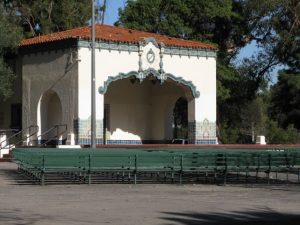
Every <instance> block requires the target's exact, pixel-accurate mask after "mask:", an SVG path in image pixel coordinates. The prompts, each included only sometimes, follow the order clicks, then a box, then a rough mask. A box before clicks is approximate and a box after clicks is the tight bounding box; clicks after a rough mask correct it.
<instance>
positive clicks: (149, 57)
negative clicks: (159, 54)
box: [146, 48, 155, 63]
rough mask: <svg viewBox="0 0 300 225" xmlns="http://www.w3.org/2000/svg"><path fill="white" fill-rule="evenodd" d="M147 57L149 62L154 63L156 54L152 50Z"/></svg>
mask: <svg viewBox="0 0 300 225" xmlns="http://www.w3.org/2000/svg"><path fill="white" fill-rule="evenodd" d="M146 57H147V61H148V62H149V63H153V62H154V60H155V54H154V52H153V50H152V48H150V50H149V51H148V53H147V55H146Z"/></svg>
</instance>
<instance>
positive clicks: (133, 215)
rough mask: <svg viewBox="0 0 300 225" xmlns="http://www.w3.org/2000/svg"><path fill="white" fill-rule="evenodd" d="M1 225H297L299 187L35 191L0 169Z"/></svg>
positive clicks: (12, 171) (8, 166)
mask: <svg viewBox="0 0 300 225" xmlns="http://www.w3.org/2000/svg"><path fill="white" fill-rule="evenodd" d="M0 224H1V225H2V224H3V225H11V224H14V225H27V224H28V225H37V224H38V225H52V224H55V225H69V224H72V225H79V224H82V225H87V224H114V225H119V224H120V225H148V224H155V225H170V224H174V225H175V224H177V225H196V224H203V225H220V224H234V225H250V224H259V225H260V224H261V225H271V224H272V225H282V224H290V225H292V224H293V225H297V224H300V185H286V184H280V185H267V184H259V185H254V184H250V185H249V184H234V185H233V184H231V185H230V184H229V185H226V186H218V185H205V184H197V185H193V184H186V185H177V184H173V185H170V184H137V185H133V184H92V185H68V184H67V185H48V186H43V187H42V186H39V185H33V184H32V183H30V182H27V181H26V180H24V179H23V177H22V176H20V175H19V174H18V173H17V170H16V165H15V164H13V163H0Z"/></svg>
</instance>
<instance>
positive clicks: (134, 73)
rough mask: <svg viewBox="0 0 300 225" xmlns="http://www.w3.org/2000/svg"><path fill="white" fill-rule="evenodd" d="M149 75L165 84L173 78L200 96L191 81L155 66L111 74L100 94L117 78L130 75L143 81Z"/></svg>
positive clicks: (195, 96)
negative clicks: (156, 68)
mask: <svg viewBox="0 0 300 225" xmlns="http://www.w3.org/2000/svg"><path fill="white" fill-rule="evenodd" d="M141 73H142V74H141ZM148 76H154V77H156V78H157V79H158V80H160V82H161V84H163V82H164V81H165V80H167V79H170V80H173V81H175V82H177V83H180V84H183V85H185V86H188V87H189V88H190V90H191V92H192V94H193V96H194V98H198V97H199V96H200V92H199V91H197V88H196V86H195V85H194V84H193V83H192V82H191V81H186V80H184V79H183V78H182V77H178V76H174V75H173V74H170V73H160V72H159V71H157V70H155V69H153V68H149V69H147V70H144V71H141V72H137V71H130V72H129V73H119V75H117V76H115V77H112V76H109V77H108V79H107V80H106V81H104V84H103V86H101V87H99V89H98V91H99V93H100V94H105V93H106V91H107V88H108V86H109V85H110V83H112V82H114V81H117V80H122V79H126V78H129V77H135V78H136V79H139V80H140V81H141V82H142V81H143V79H144V78H146V77H148Z"/></svg>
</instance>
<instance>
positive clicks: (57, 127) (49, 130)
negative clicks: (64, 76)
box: [37, 124, 68, 145]
mask: <svg viewBox="0 0 300 225" xmlns="http://www.w3.org/2000/svg"><path fill="white" fill-rule="evenodd" d="M59 127H65V129H64V131H63V132H60V133H59ZM54 129H57V133H56V135H55V136H54V137H51V138H50V139H48V140H47V141H46V142H44V143H43V144H42V145H46V144H48V143H49V142H50V141H52V140H54V138H58V137H59V136H60V135H62V134H64V133H65V132H66V131H67V129H68V126H67V124H58V125H54V126H53V127H51V128H50V129H48V130H46V131H45V132H43V133H42V134H40V135H39V136H37V139H39V138H41V137H42V136H44V135H45V134H48V133H50V132H51V131H53V130H54Z"/></svg>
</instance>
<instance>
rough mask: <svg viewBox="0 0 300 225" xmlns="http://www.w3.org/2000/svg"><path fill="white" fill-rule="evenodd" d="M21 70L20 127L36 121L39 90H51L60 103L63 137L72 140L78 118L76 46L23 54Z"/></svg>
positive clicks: (43, 92) (40, 96)
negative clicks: (21, 110)
mask: <svg viewBox="0 0 300 225" xmlns="http://www.w3.org/2000/svg"><path fill="white" fill-rule="evenodd" d="M22 73H23V90H24V91H23V98H22V102H23V127H28V126H30V125H38V114H39V113H40V112H38V106H39V102H40V100H41V98H42V96H43V94H45V93H47V92H55V93H56V94H57V95H58V97H59V99H60V101H61V105H62V124H67V130H68V131H67V135H66V136H65V137H64V138H68V140H67V141H68V142H70V143H72V142H74V140H72V136H74V135H73V134H74V132H75V131H74V121H77V118H78V112H77V109H78V105H77V90H78V76H77V74H78V60H77V50H76V49H63V50H57V51H55V50H53V51H43V52H39V53H31V54H24V55H23V70H22ZM41 111H42V110H41ZM40 116H41V117H43V116H45V115H43V114H41V115H40ZM40 132H41V131H40ZM40 132H39V133H40Z"/></svg>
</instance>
